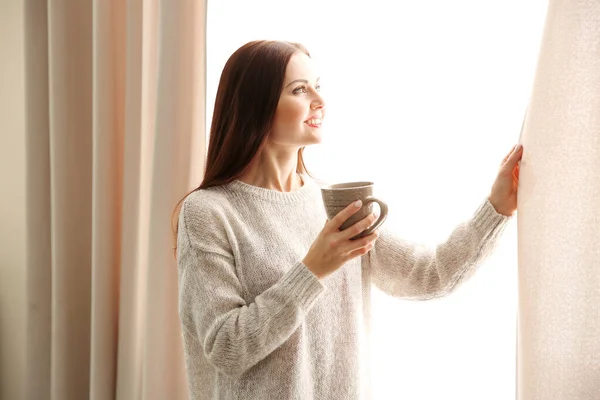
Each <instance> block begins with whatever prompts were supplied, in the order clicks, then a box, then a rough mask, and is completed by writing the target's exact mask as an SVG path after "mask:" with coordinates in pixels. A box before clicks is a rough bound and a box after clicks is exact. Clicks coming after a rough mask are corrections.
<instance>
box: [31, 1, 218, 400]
mask: <svg viewBox="0 0 600 400" xmlns="http://www.w3.org/2000/svg"><path fill="white" fill-rule="evenodd" d="M205 26H206V0H181V1H166V0H165V1H159V0H129V1H124V0H54V1H35V0H27V1H26V2H25V35H26V36H25V41H26V43H25V45H26V54H25V56H26V69H27V71H26V107H27V116H26V117H27V198H28V204H27V220H28V226H27V231H28V237H27V248H28V260H27V303H28V315H27V321H28V330H27V332H28V337H27V384H26V385H27V398H28V399H32V400H33V399H51V400H70V399H73V400H81V399H87V398H90V399H97V400H104V399H124V400H125V399H126V400H131V399H161V400H162V399H184V398H187V382H186V376H185V369H184V360H183V347H182V341H181V334H180V328H179V318H178V314H177V274H176V263H175V260H174V258H173V250H172V248H173V236H172V224H171V216H172V211H173V208H174V206H175V205H176V203H177V202H178V201H179V199H180V198H181V197H182V196H183V195H185V193H187V191H188V190H189V189H191V188H192V187H193V186H194V185H197V184H198V182H199V180H200V178H201V173H202V168H203V162H204V159H203V157H204V154H205V151H204V146H205V144H204V137H205V135H204V126H205V109H204V105H205V39H206V38H205Z"/></svg>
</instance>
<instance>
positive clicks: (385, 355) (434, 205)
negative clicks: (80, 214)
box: [207, 0, 547, 400]
mask: <svg viewBox="0 0 600 400" xmlns="http://www.w3.org/2000/svg"><path fill="white" fill-rule="evenodd" d="M546 7H547V1H545V0H535V1H533V0H532V1H528V2H522V1H517V0H510V1H504V2H481V1H475V0H459V1H454V2H446V1H442V0H436V1H428V2H390V1H385V0H377V1H370V2H365V1H363V2H358V1H353V2H344V3H341V2H334V1H316V0H315V1H313V0H310V1H302V2H281V1H275V0H272V1H268V0H256V1H252V2H245V1H241V0H240V1H234V0H221V1H218V2H217V1H215V2H209V6H208V45H207V54H208V60H209V62H208V65H207V107H208V110H207V111H208V115H207V121H210V120H211V113H212V106H213V103H214V97H215V93H216V88H217V84H218V79H219V75H220V72H221V70H222V68H223V66H224V64H225V62H226V60H227V58H228V57H229V55H230V54H231V53H232V52H233V51H234V50H235V49H236V48H237V47H239V46H240V45H241V44H243V43H245V42H247V41H249V40H254V39H283V40H294V41H300V42H302V43H304V44H305V45H306V46H307V47H308V49H309V51H311V53H312V56H313V59H314V60H315V61H316V62H317V64H318V65H319V67H320V71H321V83H322V90H323V94H324V96H325V99H326V101H328V104H327V108H328V113H327V118H326V120H325V123H324V128H323V129H324V136H325V142H324V143H323V144H322V145H321V146H319V147H315V148H309V149H308V150H307V165H308V167H309V169H310V170H311V171H312V172H313V174H315V175H316V176H318V177H319V178H322V179H324V180H327V181H331V182H338V181H350V180H372V181H374V182H375V183H376V194H377V195H378V196H379V197H381V198H382V199H384V200H385V201H386V202H387V203H388V204H389V206H390V216H389V219H388V222H387V224H389V226H391V227H393V228H394V229H395V230H396V231H397V232H398V234H400V235H403V236H405V237H407V238H410V239H413V240H414V241H416V242H420V243H425V244H431V245H433V244H435V243H436V242H438V241H440V240H443V239H444V238H445V237H446V235H447V234H448V233H449V232H450V230H451V229H452V228H453V227H454V226H455V225H456V224H458V223H459V222H461V221H462V220H463V219H465V218H468V217H470V216H471V214H472V212H474V211H475V209H476V207H477V205H478V204H479V203H480V202H481V201H482V200H483V199H484V197H485V196H486V195H487V194H488V192H489V190H490V188H491V185H492V182H493V180H494V178H495V175H496V172H497V168H498V166H499V163H500V162H501V160H502V158H503V157H504V155H505V153H507V152H508V151H509V150H510V148H511V146H512V145H513V144H514V143H515V142H516V141H517V139H518V138H519V133H520V129H521V125H522V121H523V116H524V113H525V109H526V107H527V104H528V101H529V95H530V92H531V87H532V79H533V75H534V72H535V65H536V62H537V57H538V50H539V44H540V38H541V35H542V29H543V24H544V18H545V15H546ZM516 250H517V246H516V221H512V222H511V223H510V225H509V226H508V227H507V229H506V231H505V234H504V236H503V238H502V240H501V243H500V245H499V247H498V248H497V251H496V252H495V254H494V255H493V256H492V258H491V259H489V260H488V261H487V262H486V263H485V264H484V265H482V266H481V268H480V271H479V272H478V273H477V274H476V275H475V277H474V278H473V279H472V280H471V281H469V282H468V283H466V284H465V285H464V286H463V287H461V288H459V289H458V290H457V291H456V292H455V293H453V294H452V295H451V296H449V297H447V298H444V299H440V300H436V301H430V302H421V303H419V302H408V301H403V300H397V299H390V298H389V297H385V296H384V295H382V294H379V293H377V292H376V293H375V299H374V303H373V307H374V310H373V314H374V332H373V335H374V336H373V341H374V343H373V353H374V354H373V370H372V374H373V388H374V392H375V393H374V394H375V399H379V400H383V399H411V400H418V399H423V400H430V399H439V398H448V399H458V398H460V399H483V398H485V399H487V400H505V399H509V398H514V395H515V389H516V388H515V376H516V369H515V357H516V355H515V353H516V329H517V328H516V319H517V254H516Z"/></svg>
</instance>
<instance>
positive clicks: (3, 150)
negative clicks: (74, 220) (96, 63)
mask: <svg viewBox="0 0 600 400" xmlns="http://www.w3.org/2000/svg"><path fill="white" fill-rule="evenodd" d="M23 32H24V30H23V1H22V0H2V1H0V59H1V60H2V61H0V399H5V400H19V399H23V398H24V397H25V338H26V331H25V326H26V324H25V323H26V320H25V317H26V314H25V312H26V307H25V106H24V104H25V99H24V94H25V91H24V74H25V72H24V56H23V54H24V40H23Z"/></svg>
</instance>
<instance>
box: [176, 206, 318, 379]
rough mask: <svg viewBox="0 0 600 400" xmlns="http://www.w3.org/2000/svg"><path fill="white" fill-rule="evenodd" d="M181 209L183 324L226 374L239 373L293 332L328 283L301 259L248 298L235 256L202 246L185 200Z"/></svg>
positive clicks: (180, 272) (238, 374)
mask: <svg viewBox="0 0 600 400" xmlns="http://www.w3.org/2000/svg"><path fill="white" fill-rule="evenodd" d="M181 213H182V216H181V217H180V224H179V233H178V271H179V314H180V318H181V323H182V329H183V330H184V331H187V332H189V333H190V334H191V335H192V336H195V337H197V339H198V342H199V345H200V346H201V347H202V351H203V352H204V354H205V355H206V357H207V359H208V361H209V362H210V363H211V364H213V365H214V366H215V367H216V368H218V369H219V370H220V371H222V372H223V373H225V374H227V375H230V376H240V375H242V374H243V373H244V372H246V371H247V370H248V369H249V368H251V367H252V366H254V365H256V364H257V363H258V362H259V361H261V360H262V359H264V358H265V357H267V356H268V355H269V354H271V352H273V351H274V350H275V349H277V348H278V347H279V346H281V345H282V344H283V343H284V342H285V341H286V340H287V339H288V338H289V337H290V336H291V335H292V333H293V332H294V331H295V330H296V329H297V328H298V326H300V324H301V323H302V322H303V321H304V316H305V315H306V313H307V312H308V311H309V310H310V309H311V307H312V306H313V304H314V303H315V301H316V299H317V298H318V296H319V295H320V294H321V293H322V292H323V291H324V290H325V287H324V286H323V285H322V283H321V282H320V280H319V279H318V278H317V277H316V276H315V275H314V274H313V273H312V272H311V271H309V270H308V268H307V267H306V266H305V265H304V264H302V263H301V262H298V264H296V265H295V266H293V267H292V268H290V270H289V271H288V272H287V273H286V274H285V275H284V276H283V277H282V278H281V280H280V281H279V282H277V283H276V284H275V285H273V286H272V287H270V288H269V289H267V290H266V291H264V292H263V293H262V294H260V295H259V296H257V297H256V298H255V299H254V301H253V302H251V303H246V302H245V301H244V299H243V296H242V286H241V284H240V281H239V280H238V277H237V274H236V271H235V263H234V259H233V256H231V255H230V254H227V251H224V249H223V248H220V246H216V247H215V251H211V250H208V249H206V248H204V247H205V246H199V245H198V244H197V237H198V236H197V235H193V236H192V239H190V234H189V233H190V232H189V231H188V227H187V226H186V218H185V203H184V208H183V209H182V211H181ZM213 222H214V221H213ZM213 225H214V223H213ZM212 229H213V230H214V226H213V228H212ZM201 247H202V248H201ZM184 336H185V335H184ZM191 345H197V344H194V343H191Z"/></svg>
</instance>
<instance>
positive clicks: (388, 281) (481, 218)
mask: <svg viewBox="0 0 600 400" xmlns="http://www.w3.org/2000/svg"><path fill="white" fill-rule="evenodd" d="M508 220H509V217H507V216H504V215H501V214H499V213H497V212H496V210H495V209H494V207H493V206H492V205H491V203H490V202H489V200H488V199H486V200H485V201H484V202H483V203H482V204H481V205H480V207H479V208H478V209H477V211H476V212H475V214H474V215H473V217H472V218H471V219H470V220H469V221H467V222H465V223H462V224H460V225H459V226H458V227H456V228H455V229H454V231H453V232H452V234H451V235H450V236H449V238H448V239H447V240H446V241H445V242H444V243H441V244H439V245H438V246H436V247H435V248H434V249H430V248H427V247H424V246H421V245H417V244H413V243H409V242H407V241H405V240H402V239H401V238H399V237H396V236H395V235H393V234H392V233H390V232H389V231H387V230H383V229H382V232H381V235H380V237H379V239H378V240H377V242H376V243H375V248H373V250H371V252H370V253H369V254H367V255H366V256H365V257H363V263H365V267H366V268H367V269H369V270H370V271H371V276H372V281H373V283H374V284H375V285H376V286H377V287H378V288H380V289H381V290H382V291H384V292H386V293H388V294H389V295H392V296H395V297H403V298H409V299H415V300H427V299H431V298H435V297H442V296H445V295H446V294H449V293H450V292H451V291H452V290H454V288H456V287H457V286H458V285H459V284H460V283H461V282H463V281H464V280H466V279H467V278H468V277H470V276H471V275H472V274H473V273H474V272H475V269H476V266H477V264H478V263H481V262H482V261H483V260H484V259H485V258H486V257H487V256H488V255H489V253H490V252H491V250H492V249H493V248H494V246H495V244H496V243H497V241H498V238H499V237H500V235H501V233H502V231H503V229H504V227H505V226H506V222H507V221H508Z"/></svg>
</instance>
